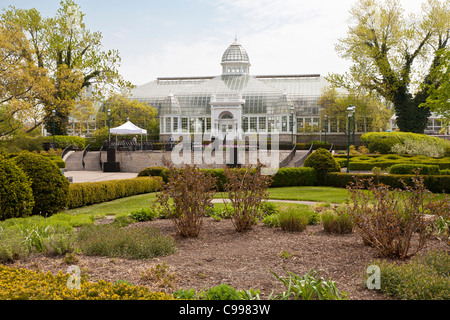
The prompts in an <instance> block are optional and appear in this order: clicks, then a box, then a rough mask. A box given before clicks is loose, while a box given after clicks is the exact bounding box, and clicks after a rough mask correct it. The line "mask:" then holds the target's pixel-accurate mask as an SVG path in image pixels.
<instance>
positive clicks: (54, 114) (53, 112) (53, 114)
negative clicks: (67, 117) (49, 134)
mask: <svg viewBox="0 0 450 320" xmlns="http://www.w3.org/2000/svg"><path fill="white" fill-rule="evenodd" d="M52 116H53V149H55V150H56V147H55V127H56V124H55V117H56V110H55V109H53V110H52Z"/></svg>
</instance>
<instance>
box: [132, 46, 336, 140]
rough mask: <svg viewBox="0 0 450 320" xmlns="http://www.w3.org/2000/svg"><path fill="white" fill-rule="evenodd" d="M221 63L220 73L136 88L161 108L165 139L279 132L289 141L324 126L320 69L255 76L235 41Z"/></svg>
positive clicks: (141, 96) (162, 80)
mask: <svg viewBox="0 0 450 320" xmlns="http://www.w3.org/2000/svg"><path fill="white" fill-rule="evenodd" d="M221 66H222V73H221V74H220V75H218V76H212V77H183V78H158V79H157V80H155V81H153V82H150V83H148V84H145V85H142V86H139V87H136V88H135V89H133V91H132V98H133V99H136V100H138V101H140V102H144V103H147V104H148V105H150V106H153V107H155V108H156V109H157V110H158V115H159V117H160V131H161V132H160V133H161V134H160V137H161V140H169V139H170V138H174V137H179V136H180V135H184V134H191V135H192V134H203V135H205V136H204V139H205V140H207V139H210V138H211V137H216V138H220V139H223V138H224V137H225V136H235V137H240V135H241V134H242V133H259V134H269V135H270V134H271V133H277V134H279V136H280V140H282V141H283V140H284V141H291V137H293V136H294V133H298V132H303V131H302V130H303V129H304V128H305V127H310V128H313V129H312V130H313V131H312V132H318V131H319V130H320V129H319V127H320V126H321V124H320V116H319V106H318V105H317V101H318V99H319V98H320V95H321V93H322V89H323V88H324V87H325V86H327V82H326V80H325V79H324V78H322V77H321V76H320V75H262V76H251V75H250V73H249V72H250V67H251V64H250V59H249V57H248V55H247V52H246V51H245V49H244V48H243V47H242V45H240V44H239V43H238V42H237V41H235V42H234V43H233V44H231V45H230V46H229V47H228V48H227V49H226V51H225V52H224V54H223V56H222V61H221ZM315 129H317V131H315Z"/></svg>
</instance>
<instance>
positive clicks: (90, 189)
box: [67, 177, 162, 209]
mask: <svg viewBox="0 0 450 320" xmlns="http://www.w3.org/2000/svg"><path fill="white" fill-rule="evenodd" d="M161 182H162V179H161V177H147V178H134V179H124V180H110V181H101V182H87V183H74V184H71V185H70V187H69V195H68V201H67V208H69V209H74V208H80V207H83V206H89V205H93V204H97V203H103V202H107V201H112V200H115V199H120V198H125V197H130V196H134V195H138V194H143V193H150V192H155V191H157V190H159V188H160V187H161Z"/></svg>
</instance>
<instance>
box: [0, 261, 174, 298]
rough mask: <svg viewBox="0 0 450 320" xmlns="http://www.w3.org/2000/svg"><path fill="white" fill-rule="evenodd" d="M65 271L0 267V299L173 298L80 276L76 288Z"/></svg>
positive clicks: (134, 287)
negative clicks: (52, 271) (89, 279)
mask: <svg viewBox="0 0 450 320" xmlns="http://www.w3.org/2000/svg"><path fill="white" fill-rule="evenodd" d="M69 276H70V275H69V274H63V273H62V272H61V271H60V272H59V273H58V274H57V275H53V274H52V273H51V272H47V273H43V272H37V271H30V270H26V269H15V268H12V267H6V266H0V300H173V299H174V298H173V296H172V295H170V294H167V293H164V292H152V291H150V290H149V289H148V288H146V287H143V286H131V285H128V284H126V283H116V284H113V283H110V282H106V281H104V280H100V281H98V282H89V281H87V280H86V279H84V277H81V279H80V289H69V287H68V285H67V282H68V280H69Z"/></svg>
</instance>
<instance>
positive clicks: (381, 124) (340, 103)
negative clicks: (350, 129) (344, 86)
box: [317, 88, 392, 131]
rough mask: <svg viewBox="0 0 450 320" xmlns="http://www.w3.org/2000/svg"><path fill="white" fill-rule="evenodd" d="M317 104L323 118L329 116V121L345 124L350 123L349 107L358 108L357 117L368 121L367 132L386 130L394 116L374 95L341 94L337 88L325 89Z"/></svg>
mask: <svg viewBox="0 0 450 320" xmlns="http://www.w3.org/2000/svg"><path fill="white" fill-rule="evenodd" d="M317 104H318V105H319V106H320V107H321V110H322V111H321V117H322V118H323V117H324V116H325V115H327V117H328V119H330V120H331V119H339V121H341V122H342V123H345V124H346V123H347V121H348V120H347V108H348V106H349V105H354V106H356V117H357V118H363V119H366V120H365V123H366V126H365V130H366V131H380V130H382V129H385V127H386V124H387V123H388V121H389V119H390V117H391V116H392V112H391V110H389V109H388V108H387V107H386V106H385V105H384V104H383V103H382V102H381V101H380V99H378V98H377V97H376V96H374V95H367V94H358V93H357V92H350V93H346V94H341V93H339V92H338V91H337V90H336V89H335V88H327V89H325V90H324V91H323V92H322V95H321V97H320V99H319V101H318V103H317Z"/></svg>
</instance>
